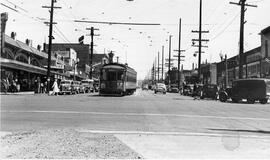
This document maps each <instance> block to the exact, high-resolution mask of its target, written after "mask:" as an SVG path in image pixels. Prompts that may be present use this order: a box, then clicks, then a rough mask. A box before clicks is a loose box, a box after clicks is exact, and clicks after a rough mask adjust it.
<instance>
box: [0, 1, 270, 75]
mask: <svg viewBox="0 0 270 160" xmlns="http://www.w3.org/2000/svg"><path fill="white" fill-rule="evenodd" d="M231 1H232V2H238V0H231ZM0 2H1V5H0V11H1V12H8V15H9V19H8V22H7V26H6V34H8V35H10V33H11V32H12V31H15V32H16V33H17V39H18V40H21V41H25V39H27V38H28V39H31V40H32V41H33V46H34V47H35V46H37V45H38V44H42V43H44V42H46V43H48V34H49V27H48V26H47V25H46V24H44V22H48V21H49V9H48V8H42V6H50V3H51V0H35V1H34V0H0ZM202 2H203V8H202V30H205V31H209V33H206V34H203V37H202V38H203V39H209V42H207V43H205V42H204V43H203V45H206V46H208V48H203V51H204V52H205V53H203V54H202V62H205V61H206V60H207V62H219V61H220V56H219V55H220V53H222V54H227V56H228V57H232V56H235V55H237V54H238V53H239V46H238V42H239V29H240V6H238V5H233V4H229V2H230V1H229V0H203V1H202ZM247 3H248V4H253V5H257V6H258V7H257V8H254V7H247V11H246V14H245V20H246V21H247V22H246V24H245V42H244V50H245V51H248V50H251V49H253V48H256V47H259V46H260V43H261V41H260V35H259V33H260V31H261V30H263V29H264V28H266V27H268V26H269V25H270V19H269V17H268V16H269V15H270V0H247ZM4 5H5V6H4ZM6 6H8V7H11V8H13V9H15V10H16V11H14V10H12V9H10V8H8V7H6ZM55 6H58V7H61V9H55V14H54V22H56V23H57V24H55V25H54V32H53V36H54V38H55V39H54V40H53V43H78V38H79V37H80V36H82V35H84V36H85V41H84V43H86V44H89V43H90V36H87V35H88V34H89V33H90V31H89V30H86V28H90V27H95V28H98V29H99V30H96V31H95V34H99V35H100V36H96V37H94V43H95V45H96V46H95V48H94V49H95V50H96V51H97V53H104V52H105V53H108V52H109V51H114V53H115V56H118V57H119V60H120V62H121V63H126V62H127V63H128V64H129V66H131V67H133V68H134V69H135V70H136V71H137V72H138V79H143V78H145V77H146V76H147V75H148V74H149V72H150V70H151V67H152V66H153V62H154V60H155V58H157V56H158V52H160V58H161V52H162V46H164V57H165V58H168V54H169V41H168V39H169V36H170V35H172V43H171V53H172V57H173V55H177V52H175V51H174V50H177V49H178V40H179V19H180V18H181V21H182V25H181V50H185V52H183V53H182V54H183V55H184V56H185V58H184V61H183V62H181V64H183V66H184V69H191V68H192V63H197V62H198V56H196V57H195V56H194V53H195V51H197V50H198V48H196V47H192V46H191V44H192V39H198V34H197V33H192V32H191V31H192V30H199V0H133V1H127V0H57V2H56V3H55ZM75 20H83V21H99V22H100V21H102V22H103V21H106V22H121V23H157V24H160V25H148V26H145V25H144V26H140V25H117V24H111V25H109V24H96V23H78V22H74V21H75ZM160 63H161V59H160ZM173 63H174V66H175V67H176V66H177V61H173Z"/></svg>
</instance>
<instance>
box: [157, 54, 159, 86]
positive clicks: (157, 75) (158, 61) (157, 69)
mask: <svg viewBox="0 0 270 160" xmlns="http://www.w3.org/2000/svg"><path fill="white" fill-rule="evenodd" d="M157 66H158V68H157V74H158V75H157V77H158V78H157V79H158V80H157V81H158V82H159V52H158V65H157Z"/></svg>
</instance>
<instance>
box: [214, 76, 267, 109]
mask: <svg viewBox="0 0 270 160" xmlns="http://www.w3.org/2000/svg"><path fill="white" fill-rule="evenodd" d="M269 97H270V79H263V78H250V79H239V80H235V81H233V84H232V88H227V89H225V90H222V91H220V92H219V100H220V101H221V102H226V101H227V100H228V99H230V98H231V100H232V102H234V103H238V102H239V101H241V100H243V99H246V100H247V102H248V103H250V104H253V103H255V101H259V102H260V103H261V104H266V103H267V102H268V99H269Z"/></svg>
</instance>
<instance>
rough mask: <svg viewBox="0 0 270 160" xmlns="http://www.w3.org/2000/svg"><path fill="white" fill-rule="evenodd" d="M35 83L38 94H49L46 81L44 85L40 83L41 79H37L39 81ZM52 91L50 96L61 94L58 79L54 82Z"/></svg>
mask: <svg viewBox="0 0 270 160" xmlns="http://www.w3.org/2000/svg"><path fill="white" fill-rule="evenodd" d="M35 82H36V90H35V92H36V93H48V92H47V82H46V81H45V82H44V83H43V82H40V79H39V78H37V80H36V81H35ZM52 90H53V92H52V93H51V94H50V95H58V94H59V92H60V89H59V87H58V83H57V79H55V80H54V82H53V85H52Z"/></svg>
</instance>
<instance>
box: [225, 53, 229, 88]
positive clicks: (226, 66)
mask: <svg viewBox="0 0 270 160" xmlns="http://www.w3.org/2000/svg"><path fill="white" fill-rule="evenodd" d="M227 86H228V61H227V54H225V88H227Z"/></svg>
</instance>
